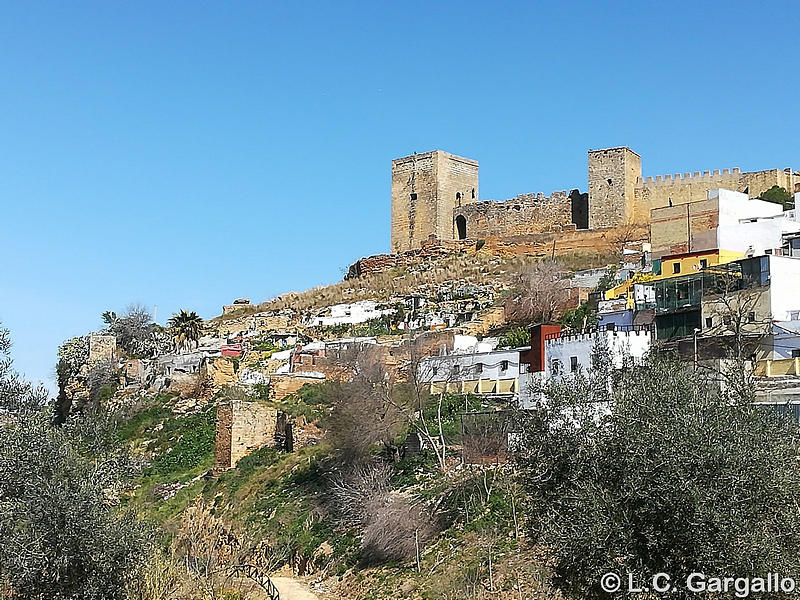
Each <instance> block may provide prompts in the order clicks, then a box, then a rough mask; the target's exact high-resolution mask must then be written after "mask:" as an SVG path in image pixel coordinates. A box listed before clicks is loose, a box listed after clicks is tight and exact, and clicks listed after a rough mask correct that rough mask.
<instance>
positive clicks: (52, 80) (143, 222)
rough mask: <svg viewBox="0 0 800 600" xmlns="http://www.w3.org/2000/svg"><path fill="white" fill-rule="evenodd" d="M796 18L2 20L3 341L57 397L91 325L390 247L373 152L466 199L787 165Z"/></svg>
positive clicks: (621, 8)
mask: <svg viewBox="0 0 800 600" xmlns="http://www.w3.org/2000/svg"><path fill="white" fill-rule="evenodd" d="M796 8H797V7H796V4H794V3H792V2H788V1H787V2H766V3H761V4H753V3H736V2H705V3H696V2H671V3H665V2H629V3H627V2H613V3H612V2H585V3H583V2H581V3H563V2H548V3H531V2H520V3H514V2H502V3H501V2H430V1H428V2H413V1H408V2H366V1H364V2H358V3H353V2H341V1H338V2H324V3H323V2H281V3H277V2H275V3H271V2H250V3H248V2H225V3H222V2H150V3H147V2H135V3H120V2H95V3H86V2H52V3H38V2H5V3H3V4H2V6H0V39H2V44H1V45H0V49H1V50H0V209H1V210H2V212H0V223H1V224H2V232H1V233H0V253H2V257H3V260H2V282H1V283H0V320H2V321H3V322H4V324H5V325H6V326H7V327H9V328H10V329H11V330H12V335H13V337H14V341H15V346H14V358H15V361H16V365H17V368H18V369H19V370H20V371H22V372H24V373H25V374H26V375H27V376H28V377H29V378H30V379H33V380H44V381H45V382H46V383H48V384H50V385H51V386H52V375H51V373H52V371H53V364H54V362H55V351H56V348H57V346H58V344H59V343H60V341H62V340H63V339H65V338H67V337H70V336H73V335H77V334H82V333H85V332H86V331H88V330H91V329H94V328H97V327H98V326H99V325H100V319H99V315H100V313H101V312H102V311H104V310H106V309H116V310H121V309H123V308H124V307H125V306H126V305H127V304H128V303H130V302H142V303H145V304H147V305H154V304H157V305H158V307H159V317H160V318H159V320H160V321H162V322H163V320H164V318H162V317H166V316H168V315H169V314H170V313H171V312H173V311H175V310H177V309H178V308H181V307H183V308H188V309H194V310H197V311H198V312H199V313H200V314H201V315H203V316H204V317H206V318H208V317H213V316H215V315H217V314H219V312H220V306H221V305H222V304H224V303H226V302H229V301H230V300H232V299H233V298H235V297H237V296H250V297H251V298H253V300H264V299H267V298H269V297H272V296H274V295H276V294H279V293H282V292H286V291H289V290H300V289H305V288H308V287H311V286H314V285H319V284H325V283H330V282H333V281H336V280H338V279H340V278H341V276H342V269H343V268H344V267H346V266H347V265H348V264H349V263H351V262H352V261H353V260H355V259H357V258H359V257H360V256H364V255H369V254H373V253H377V252H382V251H387V249H388V245H389V239H388V238H389V227H388V222H389V177H390V169H389V167H390V161H391V159H392V158H393V157H397V156H403V155H406V154H410V153H411V152H413V151H419V152H423V151H426V150H430V149H434V148H441V149H444V150H448V151H450V152H454V153H457V154H462V155H465V156H468V157H471V158H475V159H478V160H479V161H480V164H481V196H482V197H484V198H503V197H509V196H513V195H515V194H517V193H520V192H536V191H543V192H546V193H549V192H550V191H552V190H554V189H569V188H571V187H580V188H581V189H583V190H585V188H586V150H587V149H588V148H590V147H591V148H599V147H605V146H614V145H628V146H631V147H632V148H634V149H635V150H637V151H638V152H639V153H640V154H642V156H643V168H644V172H645V174H660V173H673V172H679V171H681V172H683V171H695V170H705V169H721V168H726V167H732V166H740V167H742V168H743V169H748V170H750V169H761V168H772V167H785V166H793V167H796V168H798V167H800V156H799V155H798V154H799V153H800V150H799V148H800V144H798V141H799V140H800V135H799V134H800V119H799V118H798V110H797V109H798V105H799V104H800V75H798V58H799V56H798V54H800V52H799V42H798V39H799V38H800V19H799V18H798V13H797V10H796Z"/></svg>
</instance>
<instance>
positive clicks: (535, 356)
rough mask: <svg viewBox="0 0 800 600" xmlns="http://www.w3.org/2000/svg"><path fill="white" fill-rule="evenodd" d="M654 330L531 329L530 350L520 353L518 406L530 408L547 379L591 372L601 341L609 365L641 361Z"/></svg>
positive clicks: (643, 328) (615, 366)
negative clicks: (596, 350) (594, 356)
mask: <svg viewBox="0 0 800 600" xmlns="http://www.w3.org/2000/svg"><path fill="white" fill-rule="evenodd" d="M652 341H653V332H652V330H651V328H649V327H634V326H627V327H625V326H616V327H614V328H613V329H612V328H600V329H597V330H594V331H591V332H588V333H565V332H563V331H562V330H561V327H560V326H559V325H537V326H535V327H532V328H531V346H530V350H528V351H527V352H525V353H523V354H522V355H521V358H520V360H521V361H522V364H523V369H522V370H523V372H522V373H521V374H520V376H519V381H518V385H519V388H518V389H519V405H520V408H532V407H533V406H534V400H535V399H536V396H537V393H536V389H538V388H539V387H540V386H541V385H542V384H543V383H544V382H545V381H546V380H547V379H549V378H552V377H562V376H564V375H569V374H570V373H574V372H576V371H578V370H583V371H586V372H588V371H590V370H591V367H592V350H593V349H594V348H595V347H596V346H597V345H598V344H603V345H604V346H605V347H606V348H607V351H608V356H609V358H610V361H611V365H612V366H613V367H614V368H616V369H619V368H622V367H623V366H624V365H625V363H626V361H632V362H634V363H636V362H638V361H640V360H641V359H642V358H643V357H644V355H645V354H647V352H648V351H649V350H650V347H651V345H652Z"/></svg>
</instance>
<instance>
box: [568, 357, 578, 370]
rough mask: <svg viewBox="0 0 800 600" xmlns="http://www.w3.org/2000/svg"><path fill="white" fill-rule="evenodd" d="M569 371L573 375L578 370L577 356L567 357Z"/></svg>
mask: <svg viewBox="0 0 800 600" xmlns="http://www.w3.org/2000/svg"><path fill="white" fill-rule="evenodd" d="M569 370H570V371H572V372H573V373H574V372H575V371H577V370H578V357H577V356H570V357H569Z"/></svg>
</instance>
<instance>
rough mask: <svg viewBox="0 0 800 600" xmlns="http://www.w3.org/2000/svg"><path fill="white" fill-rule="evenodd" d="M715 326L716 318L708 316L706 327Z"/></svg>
mask: <svg viewBox="0 0 800 600" xmlns="http://www.w3.org/2000/svg"><path fill="white" fill-rule="evenodd" d="M713 326H714V319H713V318H712V317H706V327H713Z"/></svg>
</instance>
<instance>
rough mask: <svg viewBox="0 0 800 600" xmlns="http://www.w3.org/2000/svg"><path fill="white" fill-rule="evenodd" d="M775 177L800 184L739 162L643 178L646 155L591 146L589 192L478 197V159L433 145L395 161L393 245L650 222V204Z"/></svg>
mask: <svg viewBox="0 0 800 600" xmlns="http://www.w3.org/2000/svg"><path fill="white" fill-rule="evenodd" d="M776 185H777V186H780V187H782V188H784V189H786V190H787V191H788V192H790V193H795V192H800V173H798V172H795V171H793V170H792V169H770V170H766V171H753V172H748V173H742V172H741V170H740V169H738V168H734V169H724V170H722V171H719V170H717V171H713V172H712V171H704V172H700V171H695V172H694V173H682V174H681V173H678V174H675V175H658V176H656V177H646V178H645V177H643V176H642V159H641V157H640V156H639V155H638V154H637V153H636V152H634V151H633V150H631V149H630V148H626V147H619V148H605V149H601V150H590V151H589V153H588V192H584V193H581V192H580V191H579V190H578V189H572V191H571V192H569V193H568V192H566V191H557V192H553V193H552V194H551V195H550V196H545V195H544V194H541V193H539V194H520V195H518V196H516V197H515V198H512V199H510V200H505V201H503V202H495V201H492V200H480V199H479V195H478V190H479V187H478V162H477V161H475V160H472V159H469V158H463V157H461V156H456V155H454V154H449V153H447V152H443V151H441V150H434V151H432V152H426V153H424V154H413V155H411V156H406V157H403V158H398V159H395V160H393V161H392V207H391V252H392V253H393V254H399V253H404V252H408V251H415V250H419V249H420V248H421V246H422V245H423V244H426V243H429V242H431V241H438V242H452V241H458V240H472V241H476V240H490V239H491V240H495V241H500V242H501V243H502V241H503V240H512V239H519V238H520V237H521V236H523V237H524V236H531V235H536V234H544V233H550V234H553V233H555V234H557V237H558V234H561V235H565V234H567V233H568V232H570V231H576V232H580V231H588V232H592V231H595V230H602V229H609V228H616V227H620V226H626V225H640V226H647V225H649V222H650V211H651V210H652V209H654V208H663V207H666V206H671V205H672V206H674V205H679V204H686V203H689V202H694V201H697V200H705V198H706V193H707V192H708V190H710V189H714V188H726V189H729V190H735V191H738V192H745V193H748V194H749V195H750V196H751V197H757V196H759V195H760V194H761V193H763V192H764V191H766V190H768V189H770V188H771V187H772V186H776ZM578 237H580V236H578ZM585 237H586V236H585Z"/></svg>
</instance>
